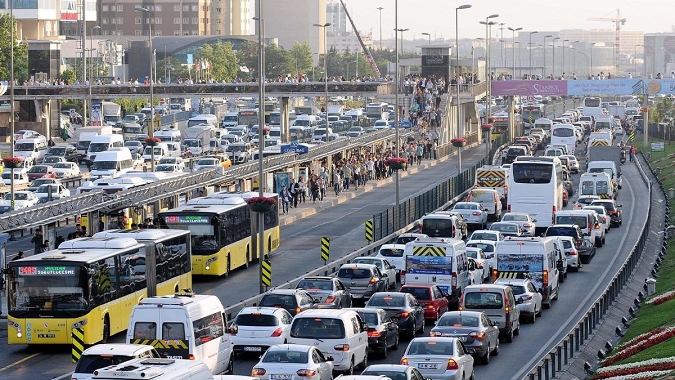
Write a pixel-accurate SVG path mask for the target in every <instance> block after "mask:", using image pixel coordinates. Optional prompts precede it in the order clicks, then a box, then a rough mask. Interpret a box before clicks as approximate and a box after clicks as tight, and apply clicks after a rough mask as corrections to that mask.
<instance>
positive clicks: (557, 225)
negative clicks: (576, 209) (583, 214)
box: [548, 224, 579, 228]
mask: <svg viewBox="0 0 675 380" xmlns="http://www.w3.org/2000/svg"><path fill="white" fill-rule="evenodd" d="M551 227H555V228H559V227H566V228H579V226H577V225H576V224H552V225H550V226H549V227H548V228H551Z"/></svg>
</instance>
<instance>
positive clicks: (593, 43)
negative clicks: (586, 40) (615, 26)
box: [591, 42, 595, 75]
mask: <svg viewBox="0 0 675 380" xmlns="http://www.w3.org/2000/svg"><path fill="white" fill-rule="evenodd" d="M593 46H595V42H591V75H593Z"/></svg>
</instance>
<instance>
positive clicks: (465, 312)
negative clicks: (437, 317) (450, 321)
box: [443, 310, 483, 317]
mask: <svg viewBox="0 0 675 380" xmlns="http://www.w3.org/2000/svg"><path fill="white" fill-rule="evenodd" d="M481 314H483V312H482V311H471V310H461V311H460V310H448V311H446V312H445V313H444V314H443V316H446V315H468V316H473V317H478V316H480V315H481Z"/></svg>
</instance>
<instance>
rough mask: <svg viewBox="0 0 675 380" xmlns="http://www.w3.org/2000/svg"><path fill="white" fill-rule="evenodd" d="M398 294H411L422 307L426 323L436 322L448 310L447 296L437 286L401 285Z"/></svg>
mask: <svg viewBox="0 0 675 380" xmlns="http://www.w3.org/2000/svg"><path fill="white" fill-rule="evenodd" d="M399 292H401V293H410V294H412V295H413V297H415V299H416V300H417V301H418V302H420V303H421V304H422V305H423V306H424V318H425V319H427V320H428V321H432V322H434V321H437V320H438V318H440V317H441V316H442V315H443V314H444V313H446V312H447V311H448V310H449V308H450V303H449V301H448V298H447V297H448V296H447V294H444V293H443V291H442V290H441V288H439V287H438V285H432V284H409V285H403V286H401V289H399Z"/></svg>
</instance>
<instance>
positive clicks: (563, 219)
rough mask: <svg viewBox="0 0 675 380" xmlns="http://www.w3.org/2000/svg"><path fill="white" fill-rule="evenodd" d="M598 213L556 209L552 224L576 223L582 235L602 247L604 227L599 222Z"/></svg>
mask: <svg viewBox="0 0 675 380" xmlns="http://www.w3.org/2000/svg"><path fill="white" fill-rule="evenodd" d="M599 218H600V217H599V216H598V213H596V212H595V211H593V210H572V211H558V212H556V213H555V223H554V224H576V225H577V226H579V229H580V230H581V232H582V233H583V234H584V237H585V238H586V239H588V240H590V241H591V242H593V243H594V244H595V246H596V247H602V245H603V243H604V242H605V227H604V226H603V225H602V224H601V223H600V219H599Z"/></svg>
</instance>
